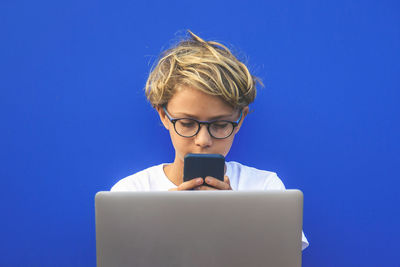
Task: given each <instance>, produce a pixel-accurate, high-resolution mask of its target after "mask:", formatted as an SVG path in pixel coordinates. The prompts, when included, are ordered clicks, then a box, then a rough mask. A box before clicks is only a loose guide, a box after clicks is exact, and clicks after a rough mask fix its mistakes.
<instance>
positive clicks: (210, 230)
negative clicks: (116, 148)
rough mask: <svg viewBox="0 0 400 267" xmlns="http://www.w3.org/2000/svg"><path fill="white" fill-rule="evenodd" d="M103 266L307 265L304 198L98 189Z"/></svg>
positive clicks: (280, 193)
mask: <svg viewBox="0 0 400 267" xmlns="http://www.w3.org/2000/svg"><path fill="white" fill-rule="evenodd" d="M95 208H96V249H97V266H100V267H105V266H113V267H119V266H174V267H175V266H194V267H196V266H207V267H213V266H229V267H235V266H241V267H242V266H274V267H296V266H301V234H302V220H303V194H302V192H301V191H299V190H286V191H251V192H243V191H241V192H233V191H182V192H99V193H97V194H96V197H95Z"/></svg>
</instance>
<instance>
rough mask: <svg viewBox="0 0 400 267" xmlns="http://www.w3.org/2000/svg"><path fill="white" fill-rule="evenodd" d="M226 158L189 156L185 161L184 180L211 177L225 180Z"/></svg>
mask: <svg viewBox="0 0 400 267" xmlns="http://www.w3.org/2000/svg"><path fill="white" fill-rule="evenodd" d="M224 171H225V158H224V156H222V155H220V154H187V155H186V156H185V159H184V167H183V180H184V181H185V182H186V181H189V180H191V179H193V178H198V177H201V178H205V177H206V176H211V177H214V178H216V179H219V180H221V181H223V180H224Z"/></svg>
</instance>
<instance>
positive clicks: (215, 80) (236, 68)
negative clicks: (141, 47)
mask: <svg viewBox="0 0 400 267" xmlns="http://www.w3.org/2000/svg"><path fill="white" fill-rule="evenodd" d="M188 33H189V34H190V38H188V39H186V40H182V41H180V42H179V43H178V44H177V45H176V46H174V47H172V48H170V49H168V50H166V51H164V52H163V53H162V54H161V56H160V59H159V60H158V63H157V65H155V67H154V68H153V69H152V71H151V73H150V75H149V78H148V80H147V82H146V89H145V90H146V96H147V99H148V100H149V101H150V103H151V104H152V105H153V106H154V107H156V106H164V105H166V104H167V103H168V101H169V100H170V99H171V97H172V96H173V95H174V93H175V92H176V91H177V90H178V88H179V86H180V85H185V86H190V87H194V88H196V89H198V90H201V91H203V92H205V93H207V94H210V95H215V96H219V97H221V98H222V99H223V100H224V101H225V102H226V103H228V104H229V105H231V106H232V107H234V108H243V107H245V106H248V105H249V104H250V103H252V102H253V101H254V99H255V96H256V83H259V84H261V85H262V83H261V81H260V80H259V79H258V78H257V77H255V76H253V75H251V74H250V72H249V70H248V69H247V67H246V65H245V64H243V63H242V62H240V61H239V60H238V59H237V58H236V57H235V56H234V55H233V54H232V53H231V51H230V50H229V49H228V48H227V47H226V46H224V45H222V44H220V43H218V42H214V41H204V40H203V39H201V38H200V37H198V36H197V35H195V34H193V33H192V32H191V31H189V30H188Z"/></svg>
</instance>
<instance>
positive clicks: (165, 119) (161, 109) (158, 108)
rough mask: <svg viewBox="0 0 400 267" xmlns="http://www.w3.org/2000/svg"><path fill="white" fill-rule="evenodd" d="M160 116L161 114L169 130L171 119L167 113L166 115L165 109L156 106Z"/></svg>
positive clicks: (162, 120)
mask: <svg viewBox="0 0 400 267" xmlns="http://www.w3.org/2000/svg"><path fill="white" fill-rule="evenodd" d="M156 110H157V113H158V116H160V120H161V122H162V124H163V125H164V127H165V129H167V130H169V126H170V124H169V119H168V117H167V115H165V112H164V109H163V108H162V107H161V106H157V107H156Z"/></svg>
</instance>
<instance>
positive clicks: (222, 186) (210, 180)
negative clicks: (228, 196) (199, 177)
mask: <svg viewBox="0 0 400 267" xmlns="http://www.w3.org/2000/svg"><path fill="white" fill-rule="evenodd" d="M205 182H206V183H207V184H208V185H211V186H212V187H215V188H216V189H219V190H230V189H231V186H230V184H229V183H226V182H225V181H224V182H223V181H220V180H218V179H216V178H214V177H211V176H207V177H206V179H205Z"/></svg>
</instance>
